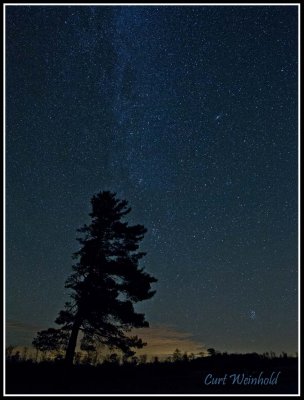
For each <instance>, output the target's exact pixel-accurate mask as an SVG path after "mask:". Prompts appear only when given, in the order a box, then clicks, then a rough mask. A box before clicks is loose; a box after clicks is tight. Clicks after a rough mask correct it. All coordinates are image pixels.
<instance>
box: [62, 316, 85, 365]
mask: <svg viewBox="0 0 304 400" xmlns="http://www.w3.org/2000/svg"><path fill="white" fill-rule="evenodd" d="M81 322H82V320H81V319H80V318H79V317H76V319H75V322H74V324H73V328H72V332H71V336H70V339H69V343H68V347H67V349H66V353H65V362H66V364H67V365H73V361H74V355H75V348H76V344H77V336H78V332H79V328H80V325H81Z"/></svg>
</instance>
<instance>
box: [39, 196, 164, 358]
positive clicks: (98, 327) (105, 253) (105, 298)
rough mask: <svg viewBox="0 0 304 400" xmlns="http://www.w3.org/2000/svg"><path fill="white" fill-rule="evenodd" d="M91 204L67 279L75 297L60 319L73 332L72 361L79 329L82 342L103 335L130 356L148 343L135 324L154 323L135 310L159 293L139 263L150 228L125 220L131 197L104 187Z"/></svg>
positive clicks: (69, 347) (69, 352) (88, 343)
mask: <svg viewBox="0 0 304 400" xmlns="http://www.w3.org/2000/svg"><path fill="white" fill-rule="evenodd" d="M91 205H92V212H91V213H90V214H89V215H90V217H91V224H90V225H84V226H83V227H82V228H80V229H78V232H80V233H81V234H82V237H80V238H78V239H77V240H78V241H79V243H80V245H81V248H80V250H79V251H78V252H76V253H75V254H74V259H76V260H77V263H76V264H75V265H73V273H72V275H71V276H70V277H69V278H68V279H67V281H66V284H65V287H66V288H68V289H70V290H71V300H72V301H70V302H67V303H66V304H65V308H64V310H62V311H60V313H59V316H58V318H57V319H56V321H55V322H56V323H57V324H59V325H61V328H60V329H62V330H63V331H65V332H66V331H69V332H70V335H69V340H68V345H67V348H66V356H65V359H66V362H67V363H68V364H72V363H73V359H74V353H75V348H76V343H77V337H78V334H79V331H82V332H83V338H82V344H83V345H85V346H92V348H93V347H94V343H96V341H99V342H100V343H101V344H103V345H106V346H109V347H110V348H118V349H120V350H121V351H122V352H123V353H124V354H125V355H127V356H131V355H133V354H134V352H133V351H132V350H131V349H132V348H142V347H143V346H144V345H145V343H143V342H142V340H141V339H140V338H138V337H137V336H131V335H130V334H128V332H130V331H131V329H132V328H141V327H148V326H149V324H148V322H147V321H146V320H145V315H144V314H141V313H137V312H135V310H134V303H137V302H139V301H142V300H146V299H149V298H151V297H152V296H153V295H154V294H155V291H152V290H151V283H153V282H156V281H157V280H156V279H155V278H154V277H152V276H151V275H149V274H148V273H146V272H145V271H144V270H143V268H140V267H139V261H140V260H141V258H142V257H144V256H145V254H146V253H144V252H140V251H138V249H139V242H140V241H141V240H142V239H143V237H144V234H145V233H146V228H145V227H144V226H142V225H134V226H129V225H128V223H127V222H124V221H122V220H123V219H124V217H125V216H126V215H127V214H129V212H130V211H131V208H129V207H128V202H127V201H125V200H119V199H117V198H116V194H115V193H111V192H109V191H104V192H101V193H98V194H97V195H95V196H93V198H92V199H91ZM42 332H43V331H42ZM38 334H41V332H40V333H38Z"/></svg>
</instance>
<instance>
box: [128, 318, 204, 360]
mask: <svg viewBox="0 0 304 400" xmlns="http://www.w3.org/2000/svg"><path fill="white" fill-rule="evenodd" d="M133 333H135V334H136V335H138V336H139V337H140V338H141V339H142V340H143V341H144V342H147V346H145V347H144V348H143V349H140V350H138V351H137V352H136V354H138V355H140V354H147V355H148V356H158V357H165V356H169V355H172V354H173V352H174V351H175V350H176V349H179V350H181V351H182V352H188V353H194V354H198V353H199V352H201V351H204V350H206V346H205V345H203V344H202V343H200V342H198V341H196V340H195V339H194V338H193V335H192V334H191V333H187V332H182V331H180V330H177V329H176V328H174V327H173V326H168V325H155V326H151V327H150V328H141V329H136V330H134V331H133Z"/></svg>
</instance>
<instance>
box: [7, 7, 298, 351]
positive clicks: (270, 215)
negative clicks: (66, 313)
mask: <svg viewBox="0 0 304 400" xmlns="http://www.w3.org/2000/svg"><path fill="white" fill-rule="evenodd" d="M297 14H298V10H297V7H295V6H288V7H287V6H269V7H266V6H255V7H250V6H227V7H220V6H209V7H208V6H204V7H202V6H195V7H194V6H193V7H188V6H187V7H181V6H180V7H177V6H175V7H168V6H167V7H165V6H159V7H156V6H153V7H148V6H142V7H131V6H123V7H115V6H110V7H105V6H99V7H98V6H95V7H89V6H85V7H75V6H70V7H68V6H62V7H56V6H35V7H29V6H24V7H22V6H18V7H15V6H7V7H6V179H7V181H6V201H7V213H6V218H7V219H6V224H7V226H6V241H7V243H6V290H7V310H6V312H7V319H8V321H10V322H11V324H12V325H13V324H15V325H16V324H18V327H19V328H18V330H15V331H14V330H11V331H10V330H9V332H8V333H9V334H8V340H9V341H13V342H14V343H16V344H17V343H20V344H21V343H22V344H23V343H30V339H31V338H32V336H33V335H34V334H33V335H32V332H31V333H30V335H29V330H30V329H29V328H28V326H35V327H39V328H47V327H49V326H50V325H53V321H54V319H55V317H56V316H57V313H58V311H59V310H60V309H61V308H62V306H63V304H64V301H66V300H67V299H68V295H67V293H66V292H65V289H64V281H65V279H66V278H67V277H68V275H69V274H70V273H71V265H72V259H71V254H72V253H73V252H75V251H76V250H77V249H78V244H77V242H76V240H75V238H76V236H77V233H76V229H77V228H78V227H79V226H81V225H83V224H84V223H85V222H88V212H89V211H90V209H89V206H90V198H91V197H92V195H93V194H95V193H96V192H98V191H101V190H112V191H115V192H116V193H117V194H118V196H119V197H121V198H125V199H127V200H128V201H129V203H130V205H131V206H132V208H133V211H132V216H131V221H130V222H135V223H141V224H144V225H145V226H146V227H147V228H148V233H147V235H146V238H145V240H144V242H143V246H142V248H143V249H144V250H146V251H147V253H148V254H147V256H146V257H145V261H144V263H143V265H144V266H145V267H146V269H147V270H148V271H149V272H150V273H151V274H152V275H155V276H156V277H157V278H158V283H157V284H156V285H155V288H156V289H157V294H156V295H155V297H154V298H153V299H152V300H149V301H147V302H145V303H143V304H142V305H140V309H141V310H143V311H144V312H146V314H147V319H148V320H149V321H150V323H151V325H152V326H153V325H160V326H161V325H165V324H167V325H170V326H173V327H174V329H176V330H177V331H179V330H180V331H186V332H189V333H191V335H192V337H193V340H195V341H197V342H199V343H202V344H205V345H206V346H208V347H215V348H217V349H220V350H223V351H269V350H274V351H277V352H280V351H287V352H295V351H297V298H298V294H297V273H298V271H297V268H298V266H297V264H298V260H297V256H298V254H297V241H298V238H297V230H298V226H297V219H298V216H297V207H298V205H297V190H298V187H297V180H298V176H297V168H298V167H297V155H298V149H297V144H298V125H297V112H298V110H297V106H298V105H297V96H298V93H297V87H298V82H297V69H298V53H297V52H298V43H297V35H298V33H297V32H298V27H297V18H298V15H297ZM22 326H24V330H23V331H22ZM20 327H21V328H20ZM26 327H27V328H26Z"/></svg>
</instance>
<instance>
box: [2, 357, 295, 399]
mask: <svg viewBox="0 0 304 400" xmlns="http://www.w3.org/2000/svg"><path fill="white" fill-rule="evenodd" d="M262 371H263V377H267V376H268V377H269V376H270V375H271V373H272V372H275V373H276V374H277V373H278V372H279V371H280V372H281V373H280V375H279V377H278V383H277V384H276V385H267V386H266V385H243V384H241V385H236V384H234V385H232V383H231V382H230V381H229V382H228V379H227V381H226V384H225V385H223V384H219V385H209V386H207V385H205V383H204V380H205V377H206V375H207V374H213V376H216V377H223V376H224V375H225V374H227V375H228V377H229V375H230V374H235V373H241V374H243V373H244V374H245V375H246V376H249V375H251V376H254V377H256V376H258V375H259V373H260V372H262ZM297 374H298V359H297V358H291V357H285V358H284V357H276V358H272V359H269V358H263V357H261V356H258V355H255V354H249V355H226V356H225V355H220V356H214V357H206V358H200V359H195V360H192V361H187V362H183V361H179V362H175V363H169V362H157V363H147V364H140V365H132V364H125V365H121V366H119V365H115V364H110V363H107V364H106V363H104V364H101V365H98V366H90V365H75V366H73V367H72V368H70V369H68V368H67V367H66V366H65V365H64V364H62V363H54V362H41V363H39V364H37V363H34V362H31V361H19V362H13V361H7V366H6V393H7V394H108V393H109V394H110V393H112V394H205V393H215V394H216V393H223V394H225V393H230V394H234V393H248V394H250V393H259V394H296V393H298V386H297V385H298V379H297Z"/></svg>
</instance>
